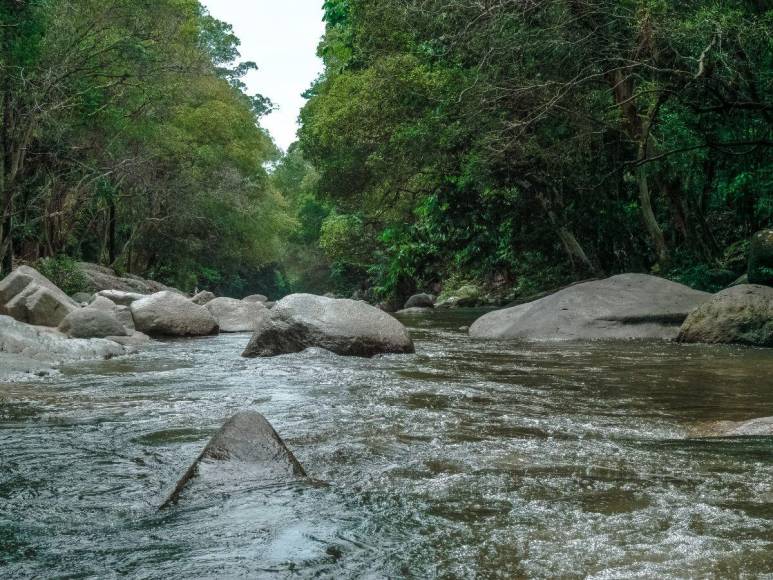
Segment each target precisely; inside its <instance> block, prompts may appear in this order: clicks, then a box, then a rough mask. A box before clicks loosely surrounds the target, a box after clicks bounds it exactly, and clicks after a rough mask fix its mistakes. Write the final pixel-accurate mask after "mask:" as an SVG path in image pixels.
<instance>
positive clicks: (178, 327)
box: [131, 291, 218, 336]
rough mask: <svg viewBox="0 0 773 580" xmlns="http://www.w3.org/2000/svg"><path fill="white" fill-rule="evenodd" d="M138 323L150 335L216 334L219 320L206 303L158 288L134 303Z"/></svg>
mask: <svg viewBox="0 0 773 580" xmlns="http://www.w3.org/2000/svg"><path fill="white" fill-rule="evenodd" d="M131 312H132V316H133V318H134V325H135V327H136V329H137V330H139V331H140V332H144V333H145V334H148V335H150V336H206V335H210V334H216V333H217V331H218V326H217V321H216V320H215V319H214V317H213V316H212V315H211V314H210V312H209V310H207V309H206V308H205V307H204V306H199V305H198V304H194V303H193V302H191V301H190V300H189V299H188V298H186V297H185V296H181V295H180V294H177V293H175V292H168V291H164V292H157V293H156V294H151V295H150V296H146V297H144V298H142V299H140V300H136V301H134V302H132V304H131Z"/></svg>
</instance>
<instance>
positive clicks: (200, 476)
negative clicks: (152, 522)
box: [161, 411, 306, 509]
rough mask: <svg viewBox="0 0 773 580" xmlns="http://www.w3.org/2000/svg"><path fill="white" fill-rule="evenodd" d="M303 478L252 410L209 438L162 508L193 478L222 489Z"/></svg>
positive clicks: (294, 461)
mask: <svg viewBox="0 0 773 580" xmlns="http://www.w3.org/2000/svg"><path fill="white" fill-rule="evenodd" d="M305 477H306V472H305V471H304V470H303V467H302V466H301V464H300V463H299V462H298V460H297V459H296V458H295V456H294V455H293V454H292V452H291V451H290V450H289V449H288V448H287V446H286V445H285V443H284V441H282V438H281V437H280V436H279V435H278V434H277V432H276V431H275V430H274V428H273V427H272V426H271V423H269V422H268V421H267V420H266V418H265V417H264V416H263V415H261V414H260V413H257V412H255V411H241V412H239V413H237V414H236V415H234V416H233V417H231V418H230V419H228V421H226V422H225V424H224V425H223V426H222V427H221V429H220V430H219V431H218V432H217V433H215V435H214V436H213V437H212V439H210V441H209V443H207V446H206V447H205V448H204V450H203V451H202V452H201V455H199V456H198V458H197V459H196V460H195V461H194V462H193V464H192V465H191V466H190V467H189V468H188V470H187V471H186V472H185V473H184V474H183V476H182V477H181V478H180V480H179V481H178V482H177V485H176V486H175V488H174V491H172V493H171V494H170V495H169V498H168V499H167V500H166V501H165V502H164V504H163V505H162V506H161V508H162V509H163V508H165V507H168V506H169V505H171V504H174V503H177V501H178V500H179V498H180V495H181V493H182V491H183V489H185V487H186V486H187V485H188V484H189V483H190V482H191V481H192V480H194V479H197V480H200V482H201V483H206V484H208V485H209V486H213V485H215V486H218V487H224V486H240V485H243V484H245V483H252V484H254V483H255V482H275V481H283V480H293V479H298V478H305Z"/></svg>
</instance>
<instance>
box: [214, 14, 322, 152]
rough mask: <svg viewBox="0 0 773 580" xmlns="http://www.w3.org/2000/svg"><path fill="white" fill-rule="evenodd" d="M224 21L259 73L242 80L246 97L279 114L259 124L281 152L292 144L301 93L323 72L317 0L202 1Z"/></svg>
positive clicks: (320, 18) (301, 99)
mask: <svg viewBox="0 0 773 580" xmlns="http://www.w3.org/2000/svg"><path fill="white" fill-rule="evenodd" d="M201 3H202V4H203V5H204V6H206V8H207V9H208V10H209V13H210V14H211V15H212V16H214V17H215V18H217V19H218V20H223V21H225V22H228V23H229V24H231V25H232V26H233V27H234V33H235V34H236V36H238V37H239V39H240V40H241V41H242V45H241V47H240V49H239V51H240V52H241V53H242V59H243V60H252V61H254V62H255V63H256V64H257V65H258V70H257V71H255V72H252V73H250V74H249V75H247V77H246V78H245V79H244V80H245V82H246V84H247V87H248V88H249V92H250V93H256V92H257V93H260V94H262V95H265V96H266V97H268V98H269V99H271V100H272V101H273V102H274V104H275V105H276V106H277V107H278V109H279V110H277V111H275V112H274V113H272V114H271V115H268V116H266V117H264V118H263V119H262V120H261V125H262V126H263V127H265V128H266V129H268V130H269V131H270V132H271V135H272V136H273V137H274V141H275V142H276V144H277V145H279V146H280V147H281V148H282V149H284V150H287V147H288V146H289V145H290V144H291V143H292V142H293V141H295V138H296V137H295V133H296V131H297V130H298V124H297V120H298V113H299V112H300V109H301V107H302V106H303V104H304V99H303V97H301V93H302V92H303V91H305V90H306V89H308V88H309V86H310V85H311V82H312V81H313V80H314V79H315V78H317V76H318V75H319V73H320V72H322V62H321V61H320V60H319V59H318V58H317V56H316V51H317V44H318V43H319V39H320V37H321V36H322V33H323V32H324V31H325V26H324V23H323V22H322V0H201Z"/></svg>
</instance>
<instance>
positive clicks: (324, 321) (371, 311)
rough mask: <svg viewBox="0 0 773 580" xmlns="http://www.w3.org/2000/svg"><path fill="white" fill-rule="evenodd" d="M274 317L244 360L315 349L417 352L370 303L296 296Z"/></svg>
mask: <svg viewBox="0 0 773 580" xmlns="http://www.w3.org/2000/svg"><path fill="white" fill-rule="evenodd" d="M269 312H270V315H269V316H266V317H264V318H262V319H261V320H260V321H259V324H258V327H257V328H256V330H255V334H254V335H253V336H252V339H251V340H250V342H249V344H248V345H247V348H246V349H245V351H244V353H243V354H242V356H246V357H267V356H275V355H279V354H287V353H293V352H300V351H302V350H304V349H306V348H309V347H319V348H324V349H326V350H329V351H331V352H334V353H336V354H340V355H347V356H364V357H369V356H373V355H376V354H379V353H411V352H414V346H413V341H412V340H411V336H410V334H409V333H408V330H407V329H406V328H405V327H404V326H403V325H402V324H401V323H400V322H399V321H398V320H396V319H395V318H393V317H392V316H390V315H389V314H387V313H386V312H383V311H381V310H379V309H378V308H374V307H373V306H370V305H369V304H366V303H365V302H359V301H355V300H347V299H336V298H327V297H325V296H314V295H311V294H292V295H290V296H287V297H285V298H283V299H282V300H280V301H279V302H277V303H276V305H275V306H274V308H273V309H271V310H270V311H269Z"/></svg>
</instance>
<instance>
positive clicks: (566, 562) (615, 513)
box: [0, 312, 773, 579]
mask: <svg viewBox="0 0 773 580" xmlns="http://www.w3.org/2000/svg"><path fill="white" fill-rule="evenodd" d="M474 316H475V313H474V312H458V313H446V314H442V315H439V314H438V315H435V317H425V318H413V319H409V320H408V321H407V324H409V325H410V327H411V329H412V333H413V336H414V340H415V341H416V350H417V353H416V354H415V355H401V356H384V357H377V358H375V359H370V360H367V359H357V358H344V357H337V356H334V355H331V354H329V353H325V352H324V351H313V350H312V351H307V352H305V353H301V354H297V355H288V356H281V357H276V358H273V359H256V360H246V359H242V358H240V356H239V354H240V352H241V350H242V349H243V347H244V346H245V344H246V343H247V341H248V339H249V336H248V335H244V334H241V335H221V336H219V337H215V338H205V339H195V340H179V341H170V342H164V343H155V344H154V345H153V346H151V347H150V348H148V349H147V350H145V351H144V352H142V353H140V354H139V355H136V356H133V357H128V358H121V359H117V360H112V361H106V362H99V363H90V364H86V365H79V366H77V367H70V368H67V369H64V371H63V372H62V374H60V375H56V376H53V377H49V378H45V379H41V380H40V381H39V382H36V383H34V384H10V385H3V384H0V577H3V578H32V577H36V578H110V577H116V576H122V577H131V578H164V579H167V578H175V579H176V578H179V579H191V578H218V579H226V578H240V577H244V578H263V577H268V578H271V577H277V578H286V577H293V578H296V577H297V578H311V577H314V578H386V577H389V578H432V577H437V578H520V577H529V578H533V577H565V578H581V577H593V578H621V577H641V578H688V577H689V578H702V577H729V578H737V577H746V578H760V577H768V578H773V438H770V437H768V438H766V437H756V438H754V437H750V438H738V439H715V440H712V439H697V440H695V439H694V440H686V439H685V437H686V435H687V433H688V431H689V430H690V429H691V428H693V427H694V426H696V425H699V424H701V423H702V422H705V421H712V420H719V419H730V420H743V419H749V418H753V417H758V416H764V415H773V351H770V350H758V349H747V348H733V347H706V346H685V345H675V344H666V343H661V342H622V343H615V344H605V343H591V344H580V345H577V344H574V345H572V344H561V343H557V344H541V345H534V344H531V345H530V344H514V343H509V344H508V343H497V342H479V341H474V340H472V339H470V338H468V337H467V336H466V334H465V333H463V332H461V331H459V330H458V327H459V326H460V325H462V324H469V323H470V321H471V320H472V319H473V318H474ZM244 408H250V409H256V410H258V411H260V412H262V413H263V414H264V415H265V416H266V417H267V418H268V419H269V421H271V422H272V424H273V425H274V427H275V428H276V429H277V431H278V432H279V433H280V434H281V435H282V436H283V437H284V439H285V440H286V442H287V444H288V446H289V447H290V448H291V449H292V450H293V451H294V453H295V455H296V456H297V458H298V459H299V461H300V462H301V463H302V464H303V465H304V467H305V469H306V471H307V472H308V473H309V475H311V476H312V477H313V478H314V479H315V480H316V481H312V482H308V483H294V484H284V485H271V486H264V487H261V486H252V487H248V488H245V489H240V490H238V491H236V492H233V491H231V492H229V493H218V492H217V490H212V491H211V492H207V490H204V489H199V492H197V493H187V494H186V496H184V498H183V499H182V500H181V501H180V503H179V504H178V505H177V506H176V507H174V508H172V509H169V510H165V511H163V512H159V511H158V506H159V504H160V503H161V502H162V501H163V499H164V497H165V495H166V494H167V493H168V492H169V491H170V490H171V488H172V487H173V486H174V483H175V482H176V480H177V479H178V478H179V476H180V475H181V473H182V472H183V471H184V470H185V469H186V468H187V466H188V465H189V464H190V463H191V462H192V460H193V459H194V458H195V457H196V455H197V454H198V453H199V452H200V450H201V448H202V447H203V446H204V444H205V443H206V441H207V440H208V438H209V437H210V436H211V435H212V433H214V432H215V431H216V430H217V428H218V427H219V426H220V425H221V424H222V422H223V421H224V419H225V418H227V417H228V416H229V415H231V414H233V413H235V412H236V411H238V410H240V409H244ZM320 482H324V483H320Z"/></svg>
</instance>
